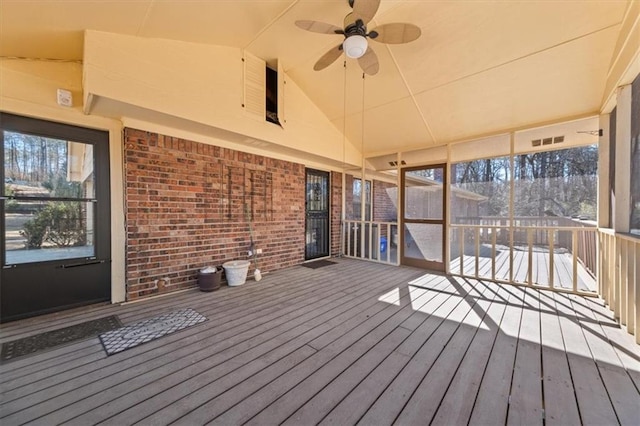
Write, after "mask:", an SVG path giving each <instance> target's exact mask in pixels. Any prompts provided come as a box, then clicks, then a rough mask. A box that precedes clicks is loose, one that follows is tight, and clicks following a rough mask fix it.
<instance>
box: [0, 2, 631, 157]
mask: <svg viewBox="0 0 640 426" xmlns="http://www.w3.org/2000/svg"><path fill="white" fill-rule="evenodd" d="M356 1H358V0H356ZM360 1H368V0H360ZM628 7H629V1H616V0H602V1H598V0H591V1H577V0H576V1H573V0H568V1H560V0H559V1H549V0H541V1H453V0H447V1H431V0H382V3H381V6H380V9H379V11H378V13H377V15H376V17H375V18H374V20H373V21H372V22H371V23H370V24H369V25H368V28H369V29H372V28H374V27H375V26H377V25H381V24H385V23H390V22H410V23H413V24H415V25H418V26H419V27H420V28H421V30H422V36H421V37H420V38H419V39H418V40H416V41H414V42H411V43H409V44H406V45H393V46H390V45H382V44H380V43H376V42H372V43H371V44H372V46H373V47H374V49H375V51H376V53H377V54H378V57H379V60H380V72H379V73H378V74H377V75H375V76H371V77H369V76H367V77H366V79H364V81H363V79H362V72H361V70H360V69H359V67H358V66H357V63H356V62H355V61H354V60H351V59H349V60H347V62H346V64H347V66H346V69H345V68H344V67H343V66H342V64H343V60H342V59H340V60H338V61H337V62H336V63H334V64H333V65H331V66H330V67H328V68H327V69H325V70H322V71H314V70H313V65H314V63H315V61H316V60H317V59H318V58H319V57H320V56H321V55H322V54H324V52H326V51H327V50H329V49H330V48H331V47H334V46H335V45H337V44H338V43H340V42H341V40H342V36H340V35H325V34H317V33H310V32H306V31H303V30H301V29H299V28H297V27H296V26H295V25H294V22H295V21H296V20H299V19H313V20H318V21H324V22H328V23H331V24H335V25H338V26H341V24H342V21H343V18H344V16H345V15H346V14H347V13H349V11H350V10H351V9H350V8H349V6H348V3H347V0H295V1H294V0H135V1H134V0H130V1H124V0H84V1H78V0H0V56H3V57H27V58H48V59H62V60H82V41H83V40H82V34H83V30H85V29H94V30H100V31H108V32H115V33H122V34H129V35H137V36H141V37H156V38H168V39H175V40H184V41H190V42H198V43H207V44H218V45H226V46H234V47H238V48H243V49H247V50H249V51H250V52H251V53H253V54H255V55H257V56H258V57H261V58H263V59H265V60H266V61H267V62H270V63H272V64H273V63H274V62H275V61H276V60H279V61H280V62H281V63H282V64H283V65H284V68H285V70H286V72H287V74H288V75H289V77H290V78H292V79H294V80H295V81H296V83H297V84H298V85H299V86H300V87H301V88H302V89H303V90H304V91H305V92H306V93H307V94H308V96H309V97H310V98H311V99H312V100H313V101H314V102H315V103H316V104H317V105H318V106H319V107H320V108H321V109H322V110H323V111H324V112H325V114H326V115H327V116H328V117H329V119H330V120H332V121H333V123H334V124H335V125H336V127H337V128H338V129H340V130H343V129H344V130H345V131H346V134H347V136H348V137H349V139H350V140H351V141H352V142H355V143H356V145H357V144H362V145H363V147H364V151H365V152H366V153H367V155H382V154H386V153H391V152H395V151H407V150H412V149H419V148H425V147H429V146H435V145H442V144H445V143H448V142H453V141H458V140H463V139H469V138H473V137H480V136H484V135H491V134H496V133H500V132H504V131H507V130H511V129H517V128H522V127H526V126H529V125H534V124H540V123H548V122H555V121H561V120H564V119H572V118H576V117H581V116H586V115H592V114H597V113H598V111H599V109H600V106H601V104H602V101H603V99H602V98H603V94H604V89H605V81H606V78H607V73H608V71H609V67H610V64H611V60H612V54H613V51H614V47H615V44H616V41H617V38H618V33H619V31H620V26H621V22H622V20H623V17H624V14H625V12H626V11H627V9H628ZM345 87H346V95H347V97H346V100H345V96H344V95H345ZM363 88H364V92H363ZM363 106H364V119H363V115H362V109H363ZM345 119H346V121H345ZM363 120H364V121H363ZM363 129H364V137H363V135H362V130H363Z"/></svg>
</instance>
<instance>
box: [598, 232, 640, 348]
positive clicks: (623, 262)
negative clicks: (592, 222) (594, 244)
mask: <svg viewBox="0 0 640 426" xmlns="http://www.w3.org/2000/svg"><path fill="white" fill-rule="evenodd" d="M598 246H599V253H600V256H599V257H598V267H599V270H600V271H601V273H600V274H599V276H598V291H599V293H600V296H601V297H602V298H603V299H604V301H605V302H606V303H607V305H608V306H609V308H610V309H611V310H612V311H613V313H614V315H615V317H616V318H617V319H618V320H619V321H620V323H621V324H622V325H624V326H626V327H627V331H628V332H629V333H631V334H633V335H634V336H635V339H636V343H638V344H640V238H638V237H637V236H631V235H627V234H619V233H616V232H614V231H613V230H610V229H602V228H601V229H599V230H598Z"/></svg>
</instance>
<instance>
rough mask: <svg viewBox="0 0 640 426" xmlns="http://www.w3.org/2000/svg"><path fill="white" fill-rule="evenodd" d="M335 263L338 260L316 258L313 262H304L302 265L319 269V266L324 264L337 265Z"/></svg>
mask: <svg viewBox="0 0 640 426" xmlns="http://www.w3.org/2000/svg"><path fill="white" fill-rule="evenodd" d="M335 264H336V262H332V261H330V260H326V259H323V260H315V261H313V262H308V263H303V264H302V266H304V267H305V268H311V269H318V268H322V267H323V266H329V265H335Z"/></svg>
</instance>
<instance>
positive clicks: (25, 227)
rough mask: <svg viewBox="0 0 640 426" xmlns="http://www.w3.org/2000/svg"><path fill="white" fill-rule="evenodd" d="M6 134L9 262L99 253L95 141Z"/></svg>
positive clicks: (6, 231)
mask: <svg viewBox="0 0 640 426" xmlns="http://www.w3.org/2000/svg"><path fill="white" fill-rule="evenodd" d="M3 136H4V186H3V194H2V195H3V198H4V200H5V208H4V230H5V243H4V244H5V247H4V248H5V250H4V252H5V256H4V262H3V264H4V265H17V264H22V263H31V262H45V261H51V260H60V259H71V258H92V257H94V256H95V244H94V243H95V241H94V228H95V209H94V204H95V202H96V198H95V190H94V170H93V165H94V153H93V145H92V144H86V143H80V142H71V141H65V140H60V139H54V138H47V137H42V136H35V135H30V134H25V133H19V132H14V131H7V130H5V131H4V132H3Z"/></svg>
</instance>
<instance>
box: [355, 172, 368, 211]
mask: <svg viewBox="0 0 640 426" xmlns="http://www.w3.org/2000/svg"><path fill="white" fill-rule="evenodd" d="M364 191H365V207H364V214H365V217H364V220H371V181H370V180H365V189H364ZM361 200H362V179H358V178H354V179H353V216H354V219H360V216H361V213H360V212H361V210H360V209H361V202H362V201H361Z"/></svg>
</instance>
